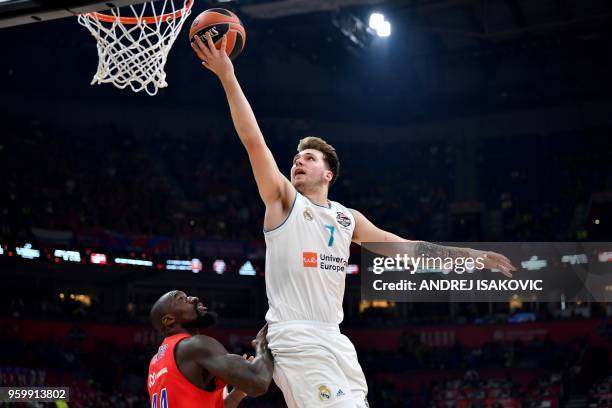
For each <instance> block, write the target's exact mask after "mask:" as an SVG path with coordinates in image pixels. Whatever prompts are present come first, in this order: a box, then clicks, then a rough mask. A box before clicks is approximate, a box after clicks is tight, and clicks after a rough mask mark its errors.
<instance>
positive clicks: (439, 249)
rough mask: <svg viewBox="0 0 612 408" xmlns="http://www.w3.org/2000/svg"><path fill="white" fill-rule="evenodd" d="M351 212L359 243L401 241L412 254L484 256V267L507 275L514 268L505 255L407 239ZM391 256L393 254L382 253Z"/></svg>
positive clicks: (355, 236)
mask: <svg viewBox="0 0 612 408" xmlns="http://www.w3.org/2000/svg"><path fill="white" fill-rule="evenodd" d="M351 213H352V214H353V216H354V217H355V231H354V232H353V242H354V243H356V244H359V245H361V243H362V242H396V243H398V242H401V243H405V245H406V247H409V248H411V249H412V251H413V253H412V256H420V255H423V254H425V255H427V256H429V257H440V258H459V257H462V258H468V257H472V258H477V257H481V258H484V259H485V261H484V267H485V268H487V269H493V268H495V269H499V270H500V271H501V273H503V274H504V275H506V276H507V277H512V272H513V271H516V268H515V267H514V266H513V265H512V262H511V261H510V260H509V259H508V258H506V257H505V256H503V255H501V254H498V253H496V252H490V251H479V250H476V249H471V248H459V247H451V246H444V245H437V244H433V243H430V242H425V241H409V240H407V239H404V238H402V237H399V236H397V235H395V234H392V233H390V232H387V231H385V230H382V229H380V228H378V227H377V226H376V225H374V224H373V223H372V222H371V221H370V220H368V219H367V218H366V217H365V216H364V215H363V214H362V213H360V212H359V211H357V210H353V209H351ZM382 255H389V256H393V255H394V254H382Z"/></svg>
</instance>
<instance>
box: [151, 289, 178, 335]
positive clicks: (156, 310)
mask: <svg viewBox="0 0 612 408" xmlns="http://www.w3.org/2000/svg"><path fill="white" fill-rule="evenodd" d="M177 293H178V290H172V291H170V292H168V293H165V294H163V295H162V296H161V297H160V298H159V299H157V302H155V304H154V305H153V307H152V308H151V323H153V327H155V330H157V331H158V332H160V333H162V334H163V328H164V325H163V324H162V318H163V317H164V316H165V315H167V314H168V313H170V312H171V311H172V309H171V307H170V306H171V304H172V301H173V300H174V297H175V296H176V294H177Z"/></svg>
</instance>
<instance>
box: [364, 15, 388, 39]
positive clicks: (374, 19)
mask: <svg viewBox="0 0 612 408" xmlns="http://www.w3.org/2000/svg"><path fill="white" fill-rule="evenodd" d="M368 24H369V26H370V28H371V29H373V30H374V31H376V35H378V36H379V37H389V36H390V35H391V23H390V22H388V21H385V16H384V15H383V14H381V13H372V14H370V20H369V22H368Z"/></svg>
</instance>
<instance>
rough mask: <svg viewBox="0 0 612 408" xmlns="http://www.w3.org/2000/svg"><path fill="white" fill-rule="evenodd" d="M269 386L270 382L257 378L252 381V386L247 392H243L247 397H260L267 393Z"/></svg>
mask: <svg viewBox="0 0 612 408" xmlns="http://www.w3.org/2000/svg"><path fill="white" fill-rule="evenodd" d="M269 386H270V381H265V379H263V378H258V379H256V380H255V381H253V384H252V386H251V387H250V389H249V390H245V392H246V393H247V395H248V396H249V397H261V396H262V395H264V394H265V393H266V392H268V387H269Z"/></svg>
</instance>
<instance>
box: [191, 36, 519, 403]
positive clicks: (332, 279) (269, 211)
mask: <svg viewBox="0 0 612 408" xmlns="http://www.w3.org/2000/svg"><path fill="white" fill-rule="evenodd" d="M206 40H207V43H205V42H203V41H200V39H199V38H197V37H196V41H195V43H192V46H193V47H194V51H195V52H196V53H197V55H198V56H199V57H200V59H202V61H203V65H204V66H205V67H206V68H208V69H210V70H211V71H213V72H214V73H215V74H216V75H217V76H218V77H219V79H220V81H221V84H222V85H223V88H224V90H225V93H226V95H227V99H228V102H229V105H230V110H231V114H232V120H233V122H234V126H235V128H236V131H237V133H238V136H239V137H240V140H241V141H242V143H243V144H244V147H245V148H246V150H247V153H248V156H249V160H250V162H251V167H252V169H253V174H254V175H255V181H256V182H257V187H258V190H259V194H260V196H261V199H262V200H263V202H264V204H265V206H266V212H265V216H264V234H265V239H266V245H267V249H266V291H267V295H268V302H269V306H270V309H269V310H268V313H267V314H266V320H267V321H268V323H269V328H268V344H269V347H270V349H271V350H272V354H273V355H274V381H275V382H276V384H277V385H278V386H279V388H280V389H281V390H282V391H283V395H284V397H285V401H286V402H287V405H288V406H289V407H290V408H293V407H319V406H330V407H332V406H333V407H335V408H345V407H346V408H353V407H367V405H368V403H367V384H366V381H365V377H364V375H363V371H362V370H361V367H360V366H359V362H358V361H357V353H356V352H355V348H354V347H353V345H352V344H351V342H350V341H349V339H348V338H347V337H346V336H344V335H342V334H341V333H340V330H339V329H338V324H339V323H340V322H341V321H342V319H343V312H342V299H343V296H344V281H345V274H346V266H347V262H348V257H349V246H350V244H351V242H355V243H357V244H361V242H404V243H410V244H412V245H413V247H414V251H415V254H421V253H427V254H428V255H431V256H442V257H448V256H451V257H457V256H472V257H474V258H476V257H478V256H480V257H482V256H483V255H484V253H483V252H482V251H475V250H471V249H466V248H453V247H444V246H440V245H435V244H430V243H427V242H423V241H407V240H405V239H403V238H401V237H399V236H397V235H394V234H392V233H389V232H387V231H383V230H381V229H379V228H377V227H376V226H375V225H374V224H372V223H371V222H370V221H369V220H368V219H367V218H366V217H364V216H363V215H362V214H361V213H360V212H358V211H356V210H354V209H348V208H346V207H344V206H343V205H341V204H339V203H336V202H334V201H330V200H329V199H328V191H329V188H330V186H331V185H332V183H333V182H334V181H335V180H336V179H337V177H338V172H339V167H340V164H339V160H338V156H337V154H336V151H335V149H334V148H333V147H332V146H330V145H329V144H327V143H326V142H325V141H323V140H321V139H319V138H314V137H308V138H305V139H302V140H301V141H300V143H299V145H298V153H297V154H296V155H295V157H294V158H293V166H292V167H291V180H289V179H287V178H286V177H285V176H284V175H283V174H282V173H281V172H280V171H279V169H278V166H277V164H276V161H275V160H274V157H273V156H272V153H271V152H270V150H269V149H268V147H267V146H266V142H265V140H264V137H263V135H262V133H261V131H260V129H259V126H258V124H257V120H256V119H255V115H254V114H253V111H252V109H251V107H250V105H249V102H248V101H247V99H246V97H245V96H244V93H243V92H242V89H241V88H240V84H239V83H238V80H237V78H236V76H235V75H234V68H233V65H232V62H231V60H230V59H229V58H228V57H227V55H226V54H225V52H220V51H218V50H217V49H216V48H215V47H214V45H213V42H212V39H211V38H210V36H207V39H206ZM225 43H226V39H225V38H223V41H222V44H221V49H222V50H224V49H225ZM487 255H488V256H487V257H486V261H485V267H486V268H497V269H499V270H501V271H502V272H503V273H505V274H508V275H509V274H510V273H511V271H512V270H514V267H513V266H512V264H511V263H510V261H509V260H508V259H507V258H505V257H504V256H502V255H499V254H495V253H490V252H489V253H487Z"/></svg>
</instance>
